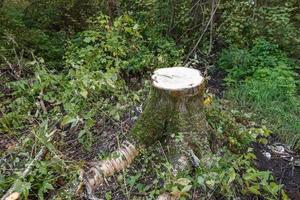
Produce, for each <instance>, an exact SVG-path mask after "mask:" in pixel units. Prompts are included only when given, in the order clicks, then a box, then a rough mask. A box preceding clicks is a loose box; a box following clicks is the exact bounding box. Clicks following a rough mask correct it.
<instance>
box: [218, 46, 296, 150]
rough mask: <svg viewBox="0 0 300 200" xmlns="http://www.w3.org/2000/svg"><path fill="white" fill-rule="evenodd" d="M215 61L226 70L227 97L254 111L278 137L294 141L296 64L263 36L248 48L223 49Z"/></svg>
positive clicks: (289, 141) (291, 142)
mask: <svg viewBox="0 0 300 200" xmlns="http://www.w3.org/2000/svg"><path fill="white" fill-rule="evenodd" d="M218 63H219V65H220V67H221V68H223V69H224V70H226V71H227V72H228V74H227V76H226V78H225V82H226V84H227V85H228V86H230V87H231V88H230V89H229V92H228V97H229V98H231V99H233V100H235V102H236V103H237V105H238V106H240V107H241V108H243V109H246V110H248V111H250V112H255V113H257V114H258V116H259V117H257V118H258V119H259V120H265V121H267V123H268V126H269V127H271V128H272V129H273V130H274V132H275V133H277V135H278V136H279V137H281V138H282V139H283V140H284V141H285V142H288V143H290V144H294V143H295V142H296V141H297V140H298V139H299V137H300V135H299V132H300V122H299V120H298V116H299V113H300V109H299V108H300V104H299V96H298V94H297V85H298V83H299V81H298V75H297V74H296V73H295V72H294V70H295V68H296V67H295V65H294V64H293V63H292V62H291V61H290V60H289V59H288V58H287V57H286V56H285V55H284V54H283V53H282V52H281V51H280V50H279V49H278V47H277V46H276V45H272V44H270V43H268V42H266V41H265V40H258V41H256V42H255V45H254V46H253V47H252V48H251V49H249V50H247V49H238V48H232V49H229V50H225V51H224V52H223V53H222V54H221V57H220V59H219V62H218ZM299 147H300V144H299V143H297V148H299Z"/></svg>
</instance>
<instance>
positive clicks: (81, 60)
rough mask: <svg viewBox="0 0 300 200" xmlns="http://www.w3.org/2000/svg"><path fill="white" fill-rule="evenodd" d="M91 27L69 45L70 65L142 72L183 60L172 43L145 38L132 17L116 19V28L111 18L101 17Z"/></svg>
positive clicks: (156, 37)
mask: <svg viewBox="0 0 300 200" xmlns="http://www.w3.org/2000/svg"><path fill="white" fill-rule="evenodd" d="M90 24H91V25H90V28H89V30H86V31H84V32H82V33H80V34H79V35H78V37H76V38H75V39H74V40H72V43H71V44H70V45H69V46H68V51H67V53H66V63H67V64H68V65H69V66H71V67H73V68H78V67H84V68H89V69H93V70H97V69H99V70H108V69H111V68H114V69H119V70H124V71H127V72H130V71H131V72H138V71H142V70H149V69H153V68H157V67H164V66H173V65H175V64H176V61H178V60H179V58H180V51H179V50H177V49H176V47H175V44H174V43H173V42H172V41H171V40H168V39H163V38H160V37H159V36H158V35H154V34H151V35H150V37H148V36H149V34H148V36H147V33H146V36H143V35H142V34H143V32H145V31H146V29H145V27H143V25H139V24H137V22H135V21H134V20H133V19H132V18H131V17H130V16H129V15H124V16H121V17H119V18H117V19H115V21H114V22H113V24H112V25H110V21H109V17H108V16H104V15H100V16H98V17H96V18H93V19H91V21H90Z"/></svg>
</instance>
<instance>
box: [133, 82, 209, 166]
mask: <svg viewBox="0 0 300 200" xmlns="http://www.w3.org/2000/svg"><path fill="white" fill-rule="evenodd" d="M203 101H204V84H201V85H200V86H198V87H195V88H191V89H186V90H181V91H168V90H164V89H159V88H156V87H152V89H151V91H150V95H149V98H148V101H147V104H146V107H145V110H144V112H143V113H142V116H141V117H140V118H139V120H138V121H137V122H136V124H135V126H134V128H133V129H132V131H131V133H130V134H131V137H132V138H133V140H135V142H137V143H138V144H140V145H143V146H150V145H151V144H153V143H155V142H157V141H158V140H160V141H162V142H164V141H167V142H166V143H164V144H166V145H167V146H169V148H168V149H169V157H170V159H171V160H174V159H175V160H178V159H180V157H181V156H182V155H186V154H188V153H194V154H195V155H196V156H197V157H199V158H200V159H201V160H203V159H204V158H205V157H207V156H205V155H208V154H209V152H211V149H212V146H214V144H213V143H214V141H213V138H214V137H213V135H212V133H211V132H210V131H209V130H210V129H209V125H208V123H207V122H206V118H205V112H204V105H203Z"/></svg>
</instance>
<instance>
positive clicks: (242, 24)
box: [218, 0, 300, 56]
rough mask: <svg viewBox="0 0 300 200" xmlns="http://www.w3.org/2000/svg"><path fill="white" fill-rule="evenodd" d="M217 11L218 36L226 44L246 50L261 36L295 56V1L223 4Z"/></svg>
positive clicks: (297, 40)
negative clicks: (218, 15) (220, 14)
mask: <svg viewBox="0 0 300 200" xmlns="http://www.w3.org/2000/svg"><path fill="white" fill-rule="evenodd" d="M221 9H222V11H223V12H222V16H221V21H220V23H221V24H220V25H219V26H218V34H219V36H220V37H222V38H223V39H224V40H225V42H226V43H227V44H230V45H237V46H238V47H249V46H252V45H253V43H252V41H254V40H255V39H256V38H257V37H263V38H265V39H266V40H268V41H272V42H274V43H275V44H278V45H279V46H280V47H281V48H284V49H285V50H286V51H287V52H288V53H289V54H291V55H294V56H297V54H299V50H300V49H299V42H300V41H299V35H300V32H299V28H297V26H298V25H297V22H299V19H297V16H298V17H299V13H297V12H295V11H296V10H299V4H298V3H297V1H294V0H289V1H284V2H283V1H274V2H273V1H272V3H267V2H256V1H249V0H243V1H226V2H224V3H223V4H221Z"/></svg>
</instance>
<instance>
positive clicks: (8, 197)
mask: <svg viewBox="0 0 300 200" xmlns="http://www.w3.org/2000/svg"><path fill="white" fill-rule="evenodd" d="M56 131H57V129H55V130H53V131H52V132H51V133H50V136H51V138H50V140H51V139H52V138H53V135H54V133H55V132H56ZM46 151H47V147H46V146H42V147H41V149H40V151H39V152H38V153H37V155H36V156H35V158H34V159H33V160H32V161H31V162H30V163H29V164H28V166H27V167H26V169H25V170H24V171H23V172H22V174H21V176H20V177H19V179H23V178H25V177H26V176H27V175H28V174H29V173H30V172H31V170H32V168H33V166H34V164H35V163H36V162H37V161H40V160H41V159H42V158H43V157H44V155H45V153H46ZM15 189H16V183H14V184H13V185H12V186H11V187H10V188H9V189H8V190H7V191H6V193H5V194H4V195H3V196H2V198H1V200H15V199H18V198H19V196H20V194H19V193H18V192H15V191H14V190H15Z"/></svg>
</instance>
